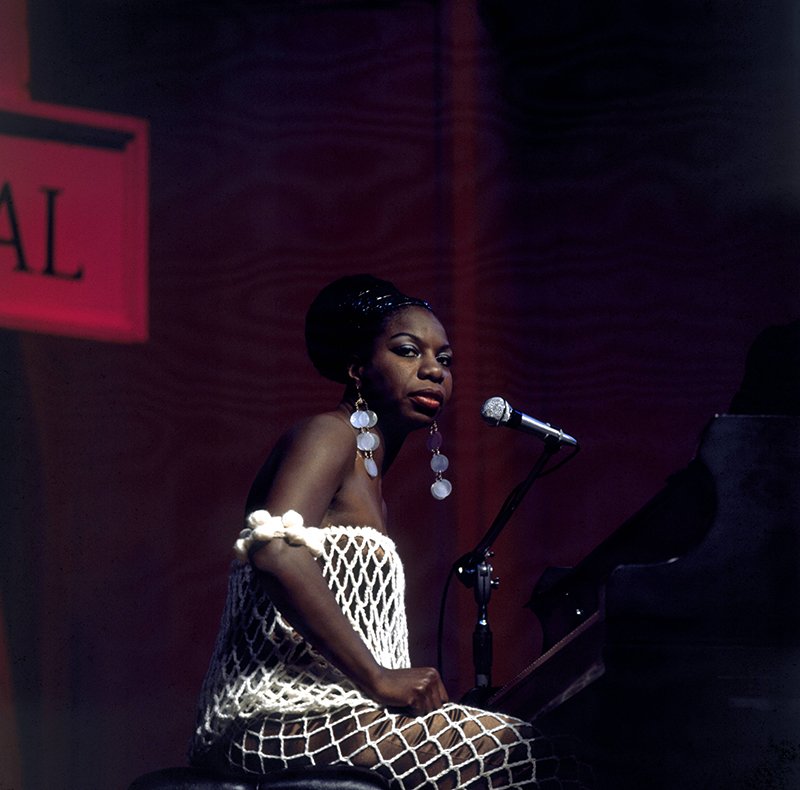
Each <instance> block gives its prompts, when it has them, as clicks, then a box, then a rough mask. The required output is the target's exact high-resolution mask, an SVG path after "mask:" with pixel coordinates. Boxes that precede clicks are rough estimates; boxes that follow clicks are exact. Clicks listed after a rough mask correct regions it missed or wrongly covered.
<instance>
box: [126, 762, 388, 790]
mask: <svg viewBox="0 0 800 790" xmlns="http://www.w3.org/2000/svg"><path fill="white" fill-rule="evenodd" d="M128 790H389V783H388V782H387V781H386V779H384V778H383V777H382V776H381V775H380V774H377V773H375V771H371V770H369V769H368V768H357V767H354V766H349V765H329V766H318V767H315V768H292V769H287V770H284V771H272V772H270V773H268V774H266V775H265V776H255V777H251V778H241V779H238V778H230V777H221V776H219V775H217V774H214V773H212V772H210V771H208V770H206V769H202V768H192V767H176V768H162V769H161V770H158V771H152V772H150V773H147V774H144V775H143V776H140V777H139V778H138V779H136V780H135V781H134V782H133V784H132V785H131V786H130V787H129V788H128Z"/></svg>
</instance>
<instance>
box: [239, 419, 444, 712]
mask: <svg viewBox="0 0 800 790" xmlns="http://www.w3.org/2000/svg"><path fill="white" fill-rule="evenodd" d="M354 444H355V443H354V441H353V435H352V431H351V430H350V429H349V426H347V425H346V424H345V423H344V422H343V421H341V420H340V419H338V418H336V417H334V416H332V415H321V416H320V417H316V418H313V420H312V421H310V422H309V423H306V424H305V425H303V426H301V427H300V428H298V429H297V430H296V431H295V432H294V434H293V435H291V436H290V437H289V438H288V439H287V440H286V441H284V442H282V443H281V444H280V445H279V447H280V449H279V451H278V452H279V457H278V458H275V459H273V464H274V473H273V474H272V475H271V479H270V480H269V483H268V485H267V486H266V491H265V499H264V503H263V506H264V508H265V509H266V510H268V511H269V512H270V513H271V514H273V515H281V514H283V513H284V512H286V511H287V510H290V509H291V510H296V511H297V512H298V513H300V514H301V515H302V516H303V519H304V522H305V523H306V524H308V525H314V526H315V525H318V524H319V525H321V524H322V519H323V518H324V517H325V514H326V512H327V510H328V505H329V504H330V502H331V501H333V499H334V497H335V495H336V492H337V491H338V489H339V488H340V486H341V484H342V481H343V480H344V478H345V476H346V475H347V474H348V473H349V472H350V471H351V470H352V468H353V462H354V453H355V447H354ZM251 562H252V564H253V565H254V567H255V568H257V569H258V570H259V571H261V574H260V576H261V581H262V583H263V584H264V585H265V587H266V589H267V592H268V594H269V595H270V598H271V599H272V600H273V601H274V603H275V605H276V606H277V607H278V609H279V610H280V611H281V613H282V614H283V615H284V616H285V617H286V618H287V620H288V621H289V622H290V623H291V624H292V626H293V627H294V628H295V629H296V630H297V631H298V632H299V633H300V634H301V635H302V636H303V637H304V638H305V639H307V640H308V642H309V643H310V644H311V645H313V646H314V648H315V649H316V650H317V651H319V652H320V653H321V654H322V655H324V656H325V657H326V658H327V659H328V660H329V661H330V662H331V663H332V664H333V665H334V666H336V667H337V668H338V669H340V670H341V671H342V672H343V673H344V674H345V675H346V676H347V677H349V678H350V679H351V680H352V681H353V682H354V683H355V684H356V685H357V686H359V688H361V689H362V691H363V692H364V693H365V694H367V696H369V697H370V698H372V699H374V700H376V701H377V702H379V703H381V704H383V705H387V706H391V707H401V708H407V709H409V710H410V711H411V712H412V713H415V714H419V713H426V712H429V711H431V710H434V709H436V708H438V707H439V706H440V705H441V704H442V703H443V702H446V701H447V692H446V691H445V689H444V685H443V684H442V682H441V679H440V678H439V674H438V672H436V670H435V669H432V668H412V669H402V670H389V669H386V668H385V667H382V666H381V665H380V664H378V663H377V662H376V661H375V659H374V657H373V656H372V654H371V653H370V651H369V649H368V648H367V646H366V645H365V644H364V642H363V640H362V639H361V637H360V636H359V635H358V634H357V633H356V631H355V630H354V629H353V627H352V625H351V624H350V622H349V621H348V619H347V617H346V616H345V615H344V613H343V612H342V610H341V609H340V607H339V605H338V604H337V602H336V600H335V598H334V596H333V593H332V592H331V590H330V588H329V587H328V585H327V582H326V581H325V579H324V578H323V576H322V571H321V569H320V567H319V565H318V564H317V562H316V560H315V559H314V558H313V557H312V555H311V554H310V553H309V551H308V550H307V549H306V548H305V547H303V546H293V545H290V544H288V543H286V542H285V541H283V540H273V541H270V542H268V543H265V544H263V545H262V546H261V547H259V548H258V549H256V550H255V551H253V552H252V554H251Z"/></svg>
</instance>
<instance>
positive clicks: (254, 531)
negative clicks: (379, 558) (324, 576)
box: [233, 510, 324, 563]
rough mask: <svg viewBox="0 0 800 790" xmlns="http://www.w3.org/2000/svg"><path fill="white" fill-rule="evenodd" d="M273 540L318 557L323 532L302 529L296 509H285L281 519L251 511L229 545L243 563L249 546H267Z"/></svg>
mask: <svg viewBox="0 0 800 790" xmlns="http://www.w3.org/2000/svg"><path fill="white" fill-rule="evenodd" d="M275 538H282V539H283V540H285V541H286V542H287V543H290V544H292V545H293V546H305V547H306V548H307V549H308V550H309V551H310V552H311V554H312V555H313V556H314V557H319V555H320V554H322V550H323V540H324V533H323V531H322V530H321V529H319V528H318V527H305V526H303V517H302V516H301V515H300V514H299V513H298V512H297V511H296V510H287V511H286V512H285V513H284V514H283V515H282V516H271V515H270V514H269V512H268V511H266V510H254V511H253V512H252V513H251V514H250V515H249V516H248V517H247V526H246V527H245V528H244V529H243V530H242V531H241V532H240V533H239V537H238V539H237V540H236V543H234V544H233V551H234V553H235V554H236V557H237V558H238V560H239V561H240V562H242V563H246V562H248V561H249V557H248V553H249V551H250V549H251V548H252V546H253V544H258V543H267V542H269V541H270V540H274V539H275Z"/></svg>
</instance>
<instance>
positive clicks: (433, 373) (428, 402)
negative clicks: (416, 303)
mask: <svg viewBox="0 0 800 790" xmlns="http://www.w3.org/2000/svg"><path fill="white" fill-rule="evenodd" d="M452 362H453V352H452V349H451V348H450V341H449V340H448V339H447V334H446V333H445V331H444V327H443V326H442V325H441V323H440V322H439V319H437V318H436V316H435V315H433V313H431V312H430V311H429V310H426V309H425V308H423V307H407V308H405V309H402V310H398V311H397V312H396V313H394V314H392V315H391V316H389V318H388V319H387V321H386V323H385V324H384V327H383V331H382V332H381V334H380V335H378V336H377V337H376V338H375V341H374V343H373V347H372V357H371V358H370V360H369V361H368V362H367V363H366V364H364V365H362V366H360V367H359V368H358V372H359V374H360V379H361V389H362V392H363V394H364V397H365V398H366V399H367V402H368V403H369V405H370V408H371V409H374V410H375V411H376V412H377V413H378V415H379V417H381V418H382V417H383V416H384V415H385V416H386V417H388V416H389V414H390V413H391V414H394V413H396V415H397V416H398V417H399V418H400V419H401V421H402V422H404V423H407V424H408V426H409V427H410V428H421V427H424V426H427V425H430V424H431V422H432V421H433V420H434V419H435V418H436V416H437V414H438V413H439V412H440V411H441V409H442V407H443V406H444V405H445V404H446V403H447V401H448V400H449V399H450V395H451V394H452V391H453V376H452V370H451V365H452Z"/></svg>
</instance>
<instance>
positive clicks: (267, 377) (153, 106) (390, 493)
mask: <svg viewBox="0 0 800 790" xmlns="http://www.w3.org/2000/svg"><path fill="white" fill-rule="evenodd" d="M28 9H29V22H30V25H29V31H30V47H31V86H30V87H31V96H32V98H34V99H36V100H39V101H45V102H52V103H57V104H64V105H69V106H75V107H87V108H93V109H98V110H103V111H109V112H119V113H124V114H129V115H134V116H138V117H141V118H145V119H147V120H148V121H149V123H150V131H151V168H150V179H151V217H150V222H151V225H150V232H151V241H150V278H151V284H150V318H151V338H150V340H149V342H147V343H145V344H141V345H116V344H108V343H99V342H92V341H87V340H78V339H69V338H58V337H51V336H45V335H36V334H32V333H19V332H12V331H7V330H5V331H3V332H2V333H0V361H2V365H0V375H2V381H3V385H2V386H3V390H2V391H3V412H2V418H0V424H2V427H3V433H4V434H5V435H6V437H7V438H6V440H4V441H3V442H2V448H1V449H0V452H1V453H2V462H3V467H2V468H3V476H2V479H3V486H2V490H0V494H2V496H1V497H0V508H2V511H0V514H1V515H2V533H1V534H0V572H1V576H2V591H1V592H2V601H3V606H4V610H5V612H4V613H5V620H6V627H7V630H8V637H9V664H10V666H11V670H12V675H13V680H14V687H15V696H16V710H17V718H18V721H17V728H18V733H19V737H20V742H21V751H22V762H23V771H24V787H25V788H26V789H27V788H45V787H46V788H48V789H51V790H52V789H53V788H67V789H68V790H75V788H81V790H88V789H90V788H97V790H101V789H102V790H107V788H111V787H125V786H126V783H127V782H129V781H130V780H131V779H132V778H133V777H134V776H135V775H136V774H138V773H141V772H144V771H145V770H149V769H153V768H157V767H161V766H164V765H168V764H176V763H180V762H182V760H183V755H184V751H185V746H186V743H187V740H188V737H189V734H190V731H191V728H192V724H193V716H194V703H195V697H196V694H197V691H198V688H199V684H200V682H201V679H202V676H203V673H204V671H205V667H206V664H207V661H208V658H209V655H210V651H211V648H212V643H213V639H214V635H215V633H216V628H217V623H218V618H219V614H220V610H221V606H222V601H223V597H224V592H225V576H226V572H227V565H228V561H229V558H230V556H231V554H230V546H231V544H232V542H233V540H234V538H235V536H236V534H237V532H238V530H239V528H240V521H241V516H242V508H243V502H244V497H245V494H246V491H247V488H248V486H249V483H250V479H251V477H252V475H253V473H254V472H255V470H256V469H257V467H258V465H259V464H260V462H261V459H262V457H263V455H264V453H265V452H266V450H267V449H268V448H269V446H270V445H271V443H272V441H273V440H274V439H275V438H276V436H277V434H278V432H279V431H280V430H281V429H282V428H283V427H284V426H285V425H286V424H287V423H288V422H290V421H293V420H295V419H297V418H299V417H302V416H304V415H306V414H309V413H312V412H314V411H316V410H319V409H326V408H329V407H330V406H332V405H334V404H335V402H336V401H337V399H338V396H339V392H338V390H337V389H336V387H334V386H333V385H329V384H328V383H325V382H321V381H320V380H319V379H318V378H317V377H316V375H315V374H314V372H313V370H312V368H311V365H310V363H309V362H308V361H307V360H306V358H305V351H304V347H303V342H302V321H303V316H304V311H305V309H306V306H307V304H308V303H309V301H310V300H311V298H312V297H313V295H314V294H315V293H316V292H317V290H318V289H319V288H320V287H321V286H322V285H324V284H325V283H326V282H327V281H329V280H330V279H332V278H334V277H336V276H338V275H340V274H344V273H349V272H354V271H370V272H373V273H375V274H377V275H380V276H385V277H388V278H390V279H393V280H395V281H396V282H397V283H398V284H399V285H400V286H401V287H402V288H404V289H405V290H407V291H410V292H412V293H415V294H419V295H422V296H425V297H427V298H429V299H430V300H431V301H432V302H433V304H434V306H435V308H436V310H437V312H438V313H439V314H440V316H441V317H442V319H443V320H444V322H445V324H446V325H447V326H448V328H449V330H450V334H451V339H452V341H453V344H454V346H455V351H456V356H457V362H456V367H455V376H456V392H457V395H456V398H455V400H454V404H453V406H452V407H451V409H450V410H449V413H448V414H446V415H445V416H444V417H443V419H442V420H441V423H440V425H441V430H442V433H443V435H444V441H445V447H444V448H443V449H444V451H445V452H446V453H447V454H448V455H449V456H450V457H451V460H452V474H451V479H452V481H453V484H454V494H453V496H452V497H451V498H450V499H448V500H447V501H446V502H444V503H437V502H434V501H433V500H432V499H431V497H430V495H429V493H428V487H429V484H430V477H431V475H430V471H429V469H428V466H427V453H426V451H425V449H424V437H422V436H415V437H413V438H412V440H410V441H409V443H408V447H407V450H406V453H405V456H404V457H403V458H402V459H401V461H399V462H398V464H397V467H396V468H395V469H393V471H392V474H391V475H390V477H389V478H388V480H387V484H386V494H387V499H388V503H389V508H390V519H391V522H392V525H393V536H394V537H395V538H396V540H397V542H398V544H399V545H400V548H401V551H402V552H403V554H404V556H405V558H406V571H407V576H408V578H409V595H408V604H409V611H410V618H411V628H412V650H413V655H414V659H415V661H416V662H417V663H425V664H430V663H433V662H435V626H436V616H437V606H438V599H439V595H440V592H441V588H442V584H443V582H444V578H445V574H446V571H447V569H448V567H449V566H450V564H451V562H452V561H453V560H454V559H455V558H456V557H458V556H460V554H462V553H463V552H465V551H467V550H468V549H470V548H471V547H472V546H473V545H474V544H475V542H476V541H477V539H478V538H479V537H480V536H481V535H482V534H483V532H484V531H485V529H486V528H487V527H488V525H489V523H490V522H491V519H492V518H493V516H494V515H495V513H496V511H497V509H498V508H499V506H500V504H501V502H502V500H503V499H504V497H505V495H506V493H507V492H508V491H509V490H510V488H511V486H512V485H513V484H514V483H516V482H518V480H519V479H521V478H522V477H524V475H525V474H526V473H527V471H528V469H529V468H530V466H531V465H532V464H533V462H534V460H535V458H536V456H537V454H538V452H539V450H540V449H541V445H539V444H538V442H537V440H536V439H535V438H533V437H529V436H524V435H520V434H516V433H512V432H510V431H505V430H502V429H498V430H492V429H490V428H488V427H486V426H485V425H484V424H483V423H482V422H481V421H480V419H479V417H478V414H479V408H480V405H481V404H482V403H483V401H484V400H485V399H486V398H488V397H490V396H492V395H503V396H505V397H507V398H508V399H509V401H510V402H511V403H512V404H513V405H515V406H517V407H518V408H521V409H522V410H524V411H526V412H528V413H529V414H532V415H534V416H536V417H539V418H541V419H546V420H549V421H552V422H554V423H556V424H559V425H561V426H563V427H564V428H565V430H567V431H568V432H570V433H572V434H573V435H575V436H577V437H578V438H579V439H580V441H581V444H582V445H583V451H582V452H581V454H580V455H579V456H578V457H577V458H576V459H575V460H574V461H572V462H571V463H570V464H569V465H568V466H566V467H565V468H564V469H562V470H561V471H559V472H558V473H557V474H556V475H554V476H552V477H549V478H546V479H544V480H542V481H540V483H538V484H537V486H535V487H534V489H533V490H532V492H531V493H530V494H529V496H528V497H527V499H526V500H525V502H524V503H523V505H522V507H520V509H519V510H518V512H517V514H516V515H515V516H514V519H513V520H512V522H511V523H510V524H509V526H508V527H507V529H506V531H505V532H504V533H503V535H502V536H501V537H500V539H499V540H498V541H497V543H496V545H495V549H496V552H497V556H496V557H495V561H494V562H495V571H496V573H497V575H499V576H501V577H502V585H501V587H500V589H499V590H498V591H497V592H496V593H495V594H494V596H493V599H492V604H491V610H490V615H491V624H492V629H493V631H494V633H495V642H496V651H495V652H496V656H495V667H494V670H495V672H494V680H495V681H496V682H500V683H501V682H504V681H506V680H508V679H510V677H511V676H513V674H514V673H515V672H517V671H518V670H520V669H522V668H523V667H524V666H525V665H526V664H527V663H529V662H530V661H531V660H532V659H533V658H534V657H535V656H536V655H537V654H538V649H539V638H540V637H539V630H538V626H537V624H536V622H535V620H534V618H533V616H532V615H531V613H530V612H528V611H526V610H524V609H523V608H522V605H523V604H524V602H525V601H526V600H527V597H528V595H529V593H530V590H531V588H532V586H533V584H534V582H535V581H536V579H537V578H538V577H539V575H540V574H541V572H542V570H543V569H544V568H545V567H547V566H549V565H569V564H572V563H574V562H576V561H577V560H578V559H580V558H581V557H582V556H584V555H585V554H586V553H587V552H588V551H589V550H590V549H591V548H592V547H593V546H595V545H596V544H597V543H598V542H599V541H600V540H601V539H602V538H603V537H605V536H606V535H607V534H608V533H610V532H611V531H612V530H613V529H614V528H615V527H616V526H618V525H619V524H620V523H621V521H622V520H623V519H625V518H626V517H627V516H628V515H630V514H631V513H633V512H634V511H635V510H636V509H638V508H639V507H640V506H641V505H642V504H643V503H644V502H645V501H646V500H647V499H649V497H650V496H652V495H653V494H654V493H655V492H656V491H657V490H658V489H659V488H660V486H661V485H662V483H663V481H664V480H665V478H666V477H667V475H669V474H670V473H671V472H673V471H675V470H676V469H678V468H680V467H682V466H683V465H684V464H685V463H686V462H687V461H688V460H689V458H690V457H691V456H692V454H693V452H694V449H695V443H696V439H697V436H698V435H699V433H700V431H701V429H702V427H703V426H704V424H705V423H706V422H707V420H708V419H709V418H710V417H711V416H712V415H713V414H714V413H716V412H721V411H724V410H725V409H726V407H727V406H728V404H729V402H730V398H731V396H732V395H733V393H734V391H735V390H736V388H737V386H738V383H739V381H740V378H741V375H742V372H743V364H744V356H745V353H746V350H747V347H748V346H749V344H750V342H751V341H752V340H753V338H754V337H755V336H756V334H757V333H758V332H759V331H760V330H761V329H762V328H763V327H765V326H767V325H768V324H774V323H785V322H788V321H790V320H792V319H795V318H797V317H798V313H800V274H799V273H798V255H797V254H798V246H797V243H798V233H799V232H800V216H798V208H799V207H800V187H799V186H798V185H800V172H799V171H800V156H799V155H798V143H797V138H798V120H800V90H799V89H798V83H797V77H798V65H800V64H799V63H798V51H797V47H796V39H797V30H798V22H800V19H798V14H800V11H798V9H797V7H796V4H793V3H790V2H788V0H783V1H782V2H775V3H770V4H761V3H748V2H739V1H738V0H720V1H719V2H714V0H706V1H704V2H700V0H684V2H675V0H671V1H670V2H665V1H664V0H653V2H648V3H641V2H633V0H626V1H623V2H607V3H603V4H598V3H594V2H589V0H583V2H572V3H561V4H534V3H530V2H527V1H526V0H516V1H514V2H512V1H511V0H508V1H506V2H503V1H502V0H497V1H496V2H484V3H477V4H475V3H472V2H461V0H458V1H457V0H450V1H449V2H445V1H444V0H443V2H440V3H436V2H382V3H381V2H373V3H369V2H307V3H305V2H294V3H279V2H272V3H270V2H211V0H201V1H200V2H197V1H196V2H191V3H189V2H177V1H176V0H160V2H155V0H153V1H151V2H148V1H147V0H141V1H140V2H125V1H124V0H69V1H67V0H29V2H28ZM98 221H102V218H99V219H98ZM9 254H10V253H9ZM711 581H712V583H713V580H711ZM447 611H448V621H447V622H448V627H447V642H446V654H445V657H446V672H445V675H446V681H447V683H448V686H449V688H450V691H451V695H453V696H458V695H460V694H461V693H463V692H464V691H466V690H467V689H468V688H469V687H470V686H471V685H472V669H471V657H470V638H471V632H472V626H473V620H474V606H473V603H472V598H471V593H470V592H468V591H467V590H465V589H463V588H460V587H459V588H457V589H456V588H454V589H453V590H452V591H451V594H450V599H449V606H448V610H447Z"/></svg>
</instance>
